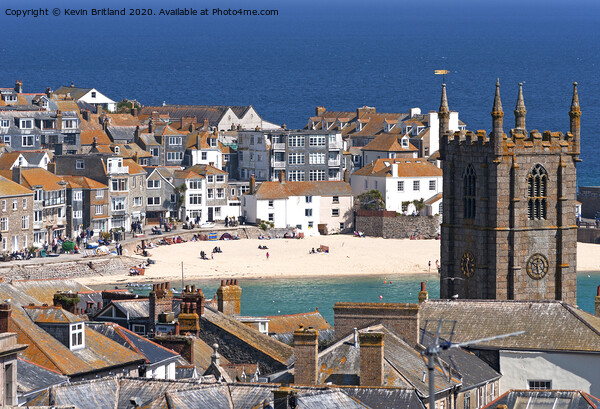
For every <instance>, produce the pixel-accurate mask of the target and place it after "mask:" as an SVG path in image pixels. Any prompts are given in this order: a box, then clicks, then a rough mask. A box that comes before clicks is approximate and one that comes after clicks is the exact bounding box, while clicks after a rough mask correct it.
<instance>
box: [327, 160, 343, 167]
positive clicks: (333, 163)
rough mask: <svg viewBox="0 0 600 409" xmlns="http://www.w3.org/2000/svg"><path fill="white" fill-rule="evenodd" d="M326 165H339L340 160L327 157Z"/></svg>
mask: <svg viewBox="0 0 600 409" xmlns="http://www.w3.org/2000/svg"><path fill="white" fill-rule="evenodd" d="M327 165H328V166H340V160H339V159H329V160H328V161H327Z"/></svg>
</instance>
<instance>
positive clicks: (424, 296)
mask: <svg viewBox="0 0 600 409" xmlns="http://www.w3.org/2000/svg"><path fill="white" fill-rule="evenodd" d="M428 299H429V293H428V292H427V290H426V289H425V281H421V291H419V304H421V303H422V302H424V301H427V300H428Z"/></svg>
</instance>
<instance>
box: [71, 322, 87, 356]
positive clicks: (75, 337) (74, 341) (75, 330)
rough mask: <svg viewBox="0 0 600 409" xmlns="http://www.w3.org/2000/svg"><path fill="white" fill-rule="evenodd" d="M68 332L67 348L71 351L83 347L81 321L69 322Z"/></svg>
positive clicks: (83, 332)
mask: <svg viewBox="0 0 600 409" xmlns="http://www.w3.org/2000/svg"><path fill="white" fill-rule="evenodd" d="M69 327H70V328H69V330H70V331H69V332H70V333H71V336H70V337H69V338H70V343H69V349H70V350H71V351H73V350H76V349H82V348H85V325H84V324H83V322H77V323H75V324H70V326H69Z"/></svg>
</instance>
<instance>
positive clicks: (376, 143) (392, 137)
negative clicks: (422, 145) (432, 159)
mask: <svg viewBox="0 0 600 409" xmlns="http://www.w3.org/2000/svg"><path fill="white" fill-rule="evenodd" d="M399 136H400V135H398V134H382V135H378V136H376V137H375V139H373V140H372V141H371V142H369V143H368V144H367V145H366V146H365V147H363V148H362V149H363V151H383V152H418V151H419V150H418V149H417V148H415V147H414V146H413V145H412V144H411V143H409V144H408V148H403V147H402V145H401V144H400V142H398V138H399Z"/></svg>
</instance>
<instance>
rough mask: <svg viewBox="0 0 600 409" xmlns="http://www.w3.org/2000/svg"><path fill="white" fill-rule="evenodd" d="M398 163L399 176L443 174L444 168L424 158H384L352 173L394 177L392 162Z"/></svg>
mask: <svg viewBox="0 0 600 409" xmlns="http://www.w3.org/2000/svg"><path fill="white" fill-rule="evenodd" d="M395 163H397V164H398V177H427V176H442V170H441V169H440V168H438V167H437V166H435V165H433V164H431V163H430V162H428V161H427V160H425V159H423V158H390V159H388V158H384V159H377V160H376V161H374V162H371V163H369V164H368V165H366V166H364V167H362V168H360V169H359V170H357V171H355V172H354V173H352V175H357V176H379V177H392V164H395Z"/></svg>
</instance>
